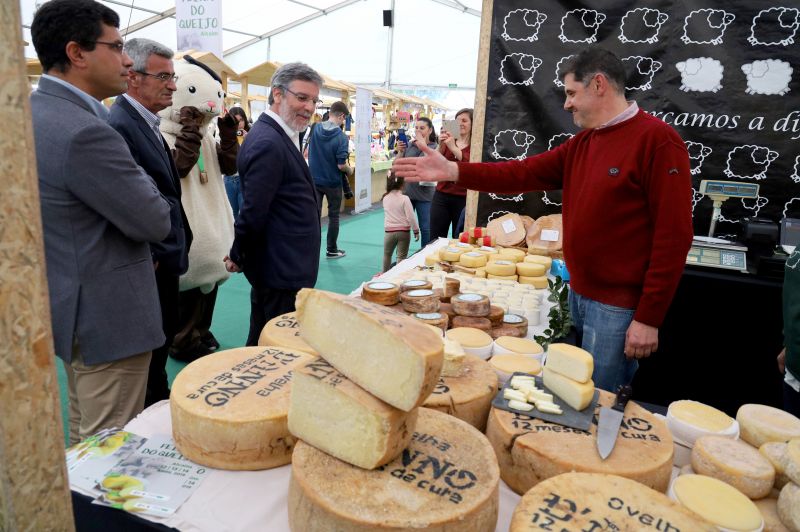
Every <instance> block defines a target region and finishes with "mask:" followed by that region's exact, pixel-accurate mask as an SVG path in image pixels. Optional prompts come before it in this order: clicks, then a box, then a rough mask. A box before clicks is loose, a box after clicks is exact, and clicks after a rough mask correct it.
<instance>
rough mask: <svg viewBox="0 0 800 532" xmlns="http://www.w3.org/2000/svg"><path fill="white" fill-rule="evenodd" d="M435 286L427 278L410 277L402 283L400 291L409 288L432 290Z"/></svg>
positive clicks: (406, 290)
mask: <svg viewBox="0 0 800 532" xmlns="http://www.w3.org/2000/svg"><path fill="white" fill-rule="evenodd" d="M431 288H433V283H431V282H430V281H428V280H425V279H409V280H408V281H404V282H403V283H402V284H401V285H400V292H408V291H409V290H430V289H431Z"/></svg>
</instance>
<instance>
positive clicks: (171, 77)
mask: <svg viewBox="0 0 800 532" xmlns="http://www.w3.org/2000/svg"><path fill="white" fill-rule="evenodd" d="M134 72H137V73H139V74H141V75H143V76H150V77H151V78H156V79H157V80H159V81H160V82H162V83H169V82H170V81H173V82H175V83H177V82H178V76H176V75H175V74H170V73H169V72H162V73H161V74H151V73H149V72H144V71H143V70H134Z"/></svg>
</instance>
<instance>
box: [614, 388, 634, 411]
mask: <svg viewBox="0 0 800 532" xmlns="http://www.w3.org/2000/svg"><path fill="white" fill-rule="evenodd" d="M631 395H633V389H632V388H631V386H630V384H626V385H624V386H620V387H619V389H618V390H617V397H616V399H615V400H614V406H612V407H611V408H613V409H614V410H617V411H619V412H624V411H625V405H627V404H628V401H629V400H630V398H631Z"/></svg>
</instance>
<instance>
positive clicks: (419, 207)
mask: <svg viewBox="0 0 800 532" xmlns="http://www.w3.org/2000/svg"><path fill="white" fill-rule="evenodd" d="M415 131H416V137H415V138H416V139H424V140H425V143H426V144H427V145H428V147H429V148H431V149H434V150H435V149H436V140H437V137H436V130H435V129H434V127H433V123H432V122H431V120H430V119H429V118H425V117H424V116H423V117H420V118H419V119H418V120H417V124H416V126H415ZM395 148H396V149H397V153H398V155H399V156H400V157H422V156H423V153H422V151H420V149H419V148H418V147H417V145H416V144H415V143H412V144H411V146H406V143H405V142H397V144H396V145H395ZM435 191H436V183H433V182H422V183H406V185H405V194H406V196H408V198H409V199H410V200H411V205H412V206H413V207H414V210H415V211H416V212H417V219H418V220H419V230H420V233H421V234H422V241H421V242H420V247H425V246H427V245H428V242H430V241H431V225H430V224H431V201H433V194H434V192H435Z"/></svg>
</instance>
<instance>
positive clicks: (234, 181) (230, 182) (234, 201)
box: [223, 174, 244, 221]
mask: <svg viewBox="0 0 800 532" xmlns="http://www.w3.org/2000/svg"><path fill="white" fill-rule="evenodd" d="M223 181H224V182H225V193H226V194H228V201H230V202H231V209H233V219H234V221H235V220H236V219H237V218H239V209H241V208H242V204H243V203H244V201H243V200H242V186H241V184H240V183H239V174H236V175H226V176H225V177H224V179H223Z"/></svg>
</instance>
